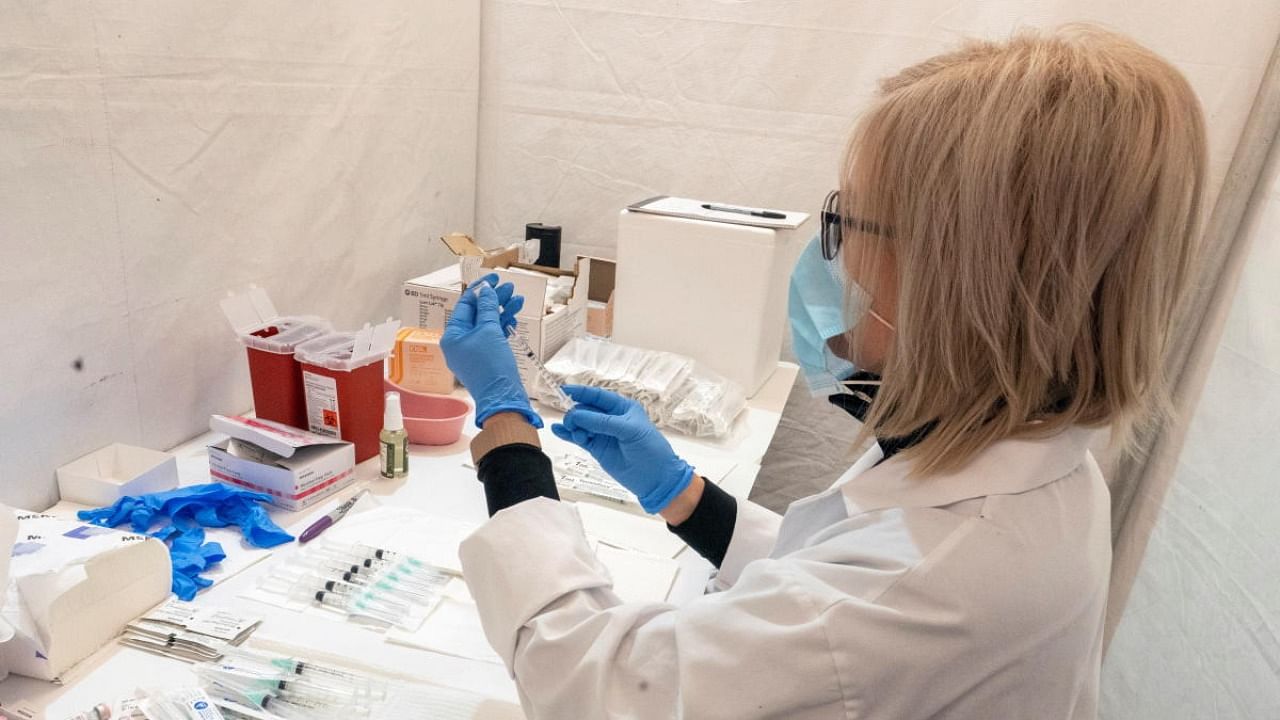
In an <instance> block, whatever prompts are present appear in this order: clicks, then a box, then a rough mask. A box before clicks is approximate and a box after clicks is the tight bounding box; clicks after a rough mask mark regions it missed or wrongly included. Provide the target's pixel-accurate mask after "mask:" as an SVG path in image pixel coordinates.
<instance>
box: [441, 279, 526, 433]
mask: <svg viewBox="0 0 1280 720" xmlns="http://www.w3.org/2000/svg"><path fill="white" fill-rule="evenodd" d="M497 283H498V276H497V275H493V274H490V275H486V276H484V277H483V278H480V280H479V281H477V282H476V284H475V286H471V287H468V288H467V289H466V290H464V291H463V292H462V297H460V298H458V303H457V305H455V306H454V308H453V315H452V316H451V317H450V318H449V322H448V323H447V324H446V325H445V330H444V336H443V337H441V339H440V349H441V350H443V351H444V359H445V362H446V363H447V364H448V366H449V369H450V370H451V371H453V374H454V375H455V376H457V378H458V380H459V381H460V382H461V383H462V385H463V387H465V388H466V389H467V391H468V392H470V393H471V398H472V399H473V400H474V401H475V404H476V426H477V427H483V426H484V421H485V420H488V419H489V417H490V416H491V415H494V414H496V413H500V412H516V413H520V414H521V415H523V416H524V417H525V418H526V419H527V420H528V421H529V424H531V425H533V426H534V427H542V418H541V417H539V416H538V414H537V413H535V412H534V411H533V407H532V406H531V405H530V404H529V396H528V394H527V393H525V390H524V384H523V383H522V382H521V381H520V372H519V371H518V370H517V369H516V360H515V356H514V355H512V354H511V346H509V345H508V344H507V335H510V334H511V333H512V332H513V331H514V330H515V325H516V314H517V313H518V312H519V311H520V309H521V307H523V306H524V298H523V297H522V296H520V295H516V294H515V286H514V285H512V284H511V283H503V284H501V285H498V284H497ZM476 286H478V287H476ZM495 286H496V287H495ZM473 288H475V289H473Z"/></svg>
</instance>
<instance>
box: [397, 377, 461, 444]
mask: <svg viewBox="0 0 1280 720" xmlns="http://www.w3.org/2000/svg"><path fill="white" fill-rule="evenodd" d="M383 384H384V386H385V387H386V389H387V392H392V391H394V392H398V393H400V409H401V410H402V411H403V412H404V429H405V432H407V433H408V434H409V442H411V443H413V444H415V445H452V444H453V443H455V442H457V441H458V438H460V437H462V424H463V423H464V422H465V421H466V419H467V414H468V413H470V412H471V404H470V403H468V402H467V401H466V400H459V399H458V398H455V397H449V396H448V395H428V394H426V393H416V392H413V391H412V390H405V389H404V388H402V387H400V386H399V385H396V384H395V383H393V382H391V381H390V380H385V379H384V380H383Z"/></svg>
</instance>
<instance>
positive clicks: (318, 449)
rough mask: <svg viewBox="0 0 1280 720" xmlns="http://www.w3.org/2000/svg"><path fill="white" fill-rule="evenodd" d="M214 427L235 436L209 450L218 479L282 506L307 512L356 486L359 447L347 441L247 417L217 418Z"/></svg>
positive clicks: (214, 417) (210, 459)
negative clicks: (342, 491)
mask: <svg viewBox="0 0 1280 720" xmlns="http://www.w3.org/2000/svg"><path fill="white" fill-rule="evenodd" d="M209 427H210V428H211V429H212V430H213V431H214V432H220V433H224V434H226V435H228V436H229V437H228V438H227V439H225V440H222V441H221V442H216V443H214V444H212V445H210V446H209V474H210V475H212V476H213V479H214V480H217V481H218V482H223V483H228V484H231V485H236V486H239V487H242V488H246V489H248V490H253V491H255V492H261V493H266V494H268V495H270V496H271V503H272V504H273V505H276V506H278V507H282V508H284V509H286V510H301V509H303V508H306V507H310V506H312V505H314V504H316V503H318V502H320V501H321V500H323V499H325V498H326V497H329V496H330V495H332V494H334V493H336V492H338V491H339V490H341V489H343V488H345V487H347V486H348V485H350V484H351V483H353V482H355V463H356V451H355V446H354V445H352V444H351V443H349V442H347V441H345V440H339V439H337V438H330V437H324V436H322V435H316V434H315V433H310V432H306V431H304V430H299V429H297V428H292V427H289V426H287V425H281V424H280V423H274V422H271V421H269V420H257V419H254V418H244V417H224V416H222V415H214V416H213V417H212V418H211V419H210V420H209Z"/></svg>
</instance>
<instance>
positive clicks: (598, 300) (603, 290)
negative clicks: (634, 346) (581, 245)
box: [578, 255, 618, 338]
mask: <svg viewBox="0 0 1280 720" xmlns="http://www.w3.org/2000/svg"><path fill="white" fill-rule="evenodd" d="M578 257H579V258H581V257H583V256H581V255H579V256H578ZM590 260H591V283H590V284H589V285H588V286H587V333H588V334H590V335H595V336H596V337H604V338H607V337H610V336H612V335H613V295H614V286H615V285H616V284H617V277H618V264H617V263H616V262H614V261H613V260H605V259H604V258H596V257H593V258H590Z"/></svg>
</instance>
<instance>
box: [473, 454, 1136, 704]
mask: <svg viewBox="0 0 1280 720" xmlns="http://www.w3.org/2000/svg"><path fill="white" fill-rule="evenodd" d="M1089 436H1090V433H1089V432H1088V431H1086V430H1083V429H1078V428H1077V429H1072V430H1068V431H1066V432H1063V433H1061V434H1059V435H1057V436H1055V437H1052V438H1048V439H1041V440H1006V441H1002V442H999V443H997V444H995V445H993V446H991V447H990V448H988V449H987V450H986V451H984V452H983V453H981V454H980V455H979V456H977V457H976V458H975V459H974V460H973V461H972V462H971V463H970V464H968V465H967V466H966V467H965V468H964V469H963V470H961V471H958V472H956V473H953V474H949V475H938V476H932V477H927V478H923V479H920V480H913V479H911V478H909V477H908V473H907V470H908V466H909V461H907V460H904V459H903V458H902V457H901V456H896V457H892V458H890V459H888V460H886V461H885V462H883V463H881V464H879V465H877V464H876V463H877V462H878V461H879V460H880V459H881V457H882V452H881V451H880V449H879V448H878V447H876V448H872V450H870V451H869V452H868V453H867V454H866V455H864V456H863V457H862V458H861V459H860V460H859V461H858V462H857V463H856V464H855V465H854V466H853V468H851V469H850V470H849V471H848V472H847V473H845V475H844V476H843V477H841V478H840V479H839V480H838V481H837V482H836V483H835V484H834V485H833V486H832V487H831V488H830V489H828V490H826V491H825V492H823V493H821V494H819V495H815V496H813V497H811V498H806V499H805V500H801V501H799V502H796V503H795V504H793V505H792V506H791V507H790V508H789V509H788V511H787V514H786V516H785V517H779V516H778V515H776V514H775V513H772V512H769V511H768V510H765V509H764V508H761V507H760V506H758V505H755V504H752V503H749V502H746V501H739V503H738V517H737V524H736V527H735V529H734V535H733V540H732V542H731V543H730V546H729V550H728V553H727V555H726V557H725V560H724V563H723V565H722V567H721V569H720V573H719V575H718V576H717V579H716V583H717V584H718V586H719V587H720V588H722V589H721V590H720V591H719V592H713V593H710V594H708V595H706V596H703V597H700V598H697V599H695V600H693V601H692V602H689V603H687V604H685V605H683V606H680V607H675V606H672V605H667V604H638V603H623V602H621V601H619V599H618V597H617V596H616V595H615V594H614V593H613V591H612V590H611V589H610V580H609V575H608V573H607V571H606V570H605V569H604V568H603V567H602V566H601V565H600V563H599V562H597V561H596V559H595V557H594V555H593V554H592V552H591V549H590V547H589V546H588V544H587V540H586V538H585V536H584V535H583V531H582V524H581V522H580V520H579V518H578V515H577V512H576V511H575V509H574V507H573V506H572V505H569V504H565V503H559V502H554V501H551V500H547V499H536V500H530V501H527V502H523V503H520V504H519V505H516V506H515V507H512V508H508V509H506V510H503V511H502V512H499V513H498V514H497V515H495V516H494V517H493V518H491V519H490V520H489V521H488V522H487V523H486V524H485V525H484V526H482V527H481V528H480V529H479V530H478V531H476V532H475V533H474V534H473V535H471V536H470V537H469V538H468V539H467V540H466V541H465V542H463V544H462V548H461V556H462V567H463V573H464V575H465V577H466V579H467V583H468V585H469V586H470V588H471V592H472V594H473V595H474V597H475V599H476V602H477V604H478V605H479V608H480V616H481V619H482V621H483V623H484V629H485V634H486V635H487V636H488V638H489V642H490V643H491V644H492V645H493V647H494V648H495V649H496V650H497V652H498V653H499V655H501V656H502V659H503V661H504V662H505V663H506V665H507V668H508V669H509V670H510V671H511V672H512V674H513V675H514V677H515V679H516V682H517V684H518V686H519V690H520V697H521V702H522V703H523V705H524V708H525V712H526V713H527V714H528V716H529V717H530V718H563V719H570V718H574V719H576V718H605V717H608V718H698V719H699V720H701V719H702V718H734V719H735V720H741V719H743V718H761V717H786V718H886V719H888V718H892V719H894V720H910V719H915V718H948V719H956V718H972V719H974V720H1001V719H1005V718H1037V719H1050V718H1055V719H1056V718H1071V719H1079V718H1092V717H1095V715H1096V707H1097V695H1098V672H1099V663H1100V660H1101V649H1102V619H1103V609H1104V607H1105V602H1106V596H1107V580H1108V575H1109V569H1110V562H1111V546H1110V532H1109V527H1110V519H1109V517H1110V516H1109V499H1108V492H1107V488H1106V485H1105V484H1104V483H1103V479H1102V475H1101V473H1100V472H1099V470H1098V467H1097V464H1096V463H1095V462H1094V460H1093V458H1092V456H1091V455H1090V454H1089V452H1088V450H1087V444H1088V440H1089Z"/></svg>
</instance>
